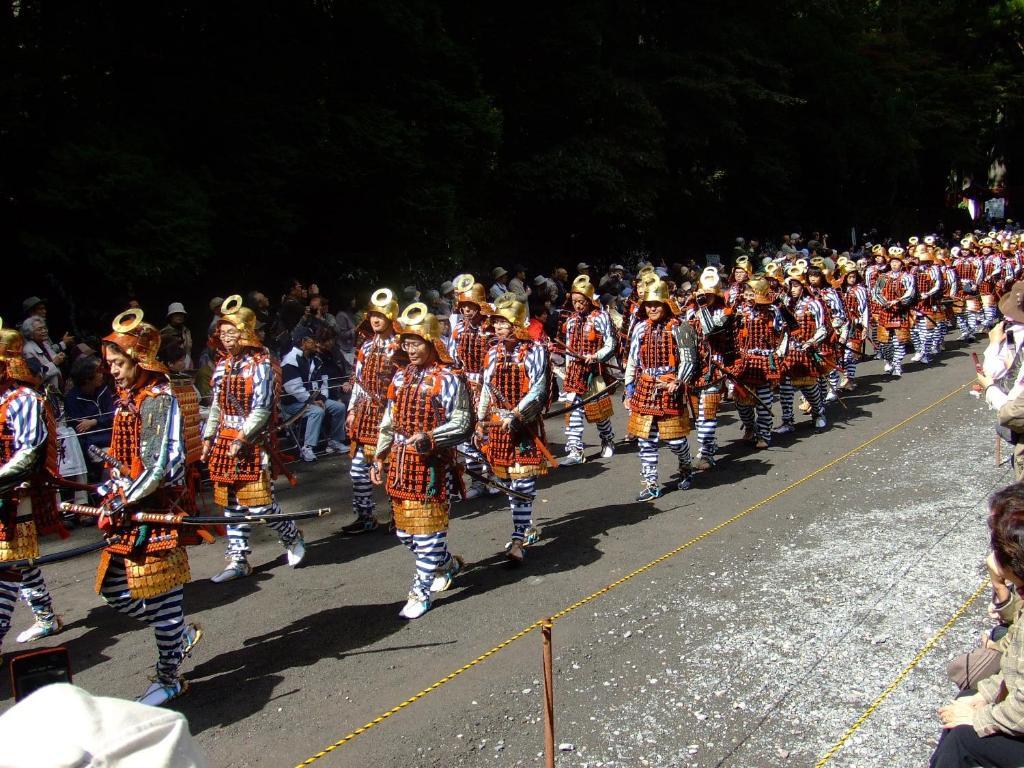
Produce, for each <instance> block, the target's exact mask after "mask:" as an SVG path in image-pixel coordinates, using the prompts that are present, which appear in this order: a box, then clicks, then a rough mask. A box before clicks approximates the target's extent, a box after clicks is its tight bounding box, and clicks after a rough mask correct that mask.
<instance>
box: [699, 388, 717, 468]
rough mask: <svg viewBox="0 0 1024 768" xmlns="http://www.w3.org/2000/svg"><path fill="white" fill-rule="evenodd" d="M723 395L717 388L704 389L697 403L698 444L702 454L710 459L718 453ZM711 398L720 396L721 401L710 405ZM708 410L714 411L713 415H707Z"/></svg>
mask: <svg viewBox="0 0 1024 768" xmlns="http://www.w3.org/2000/svg"><path fill="white" fill-rule="evenodd" d="M721 397H722V394H721V393H720V392H718V391H717V390H709V389H702V390H701V391H700V400H699V401H698V403H697V444H698V445H699V447H700V455H701V456H703V457H705V458H708V459H713V458H714V456H715V454H716V453H718V408H719V407H720V406H721ZM709 398H718V399H719V402H718V403H717V404H715V405H713V406H709V405H708V402H707V401H708V399H709ZM706 410H711V411H713V412H714V413H713V415H711V416H710V417H705V411H706Z"/></svg>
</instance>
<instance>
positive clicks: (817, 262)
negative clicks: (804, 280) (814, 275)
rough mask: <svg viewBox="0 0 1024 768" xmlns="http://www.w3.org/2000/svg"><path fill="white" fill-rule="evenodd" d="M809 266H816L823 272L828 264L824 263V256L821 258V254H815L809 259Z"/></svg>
mask: <svg viewBox="0 0 1024 768" xmlns="http://www.w3.org/2000/svg"><path fill="white" fill-rule="evenodd" d="M811 266H812V267H817V268H818V269H820V270H821V271H823V272H824V271H825V269H826V267H827V266H828V265H827V264H826V263H825V259H824V258H822V257H821V256H815V257H814V258H813V259H811Z"/></svg>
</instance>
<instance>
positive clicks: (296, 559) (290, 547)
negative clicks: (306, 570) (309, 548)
mask: <svg viewBox="0 0 1024 768" xmlns="http://www.w3.org/2000/svg"><path fill="white" fill-rule="evenodd" d="M284 549H285V557H287V558H288V566H289V567H290V568H295V567H296V566H297V565H298V564H299V563H301V562H302V558H304V557H305V556H306V542H305V540H304V539H303V538H302V531H299V535H298V536H296V537H295V541H293V542H292V543H291V544H286V545H285V548H284Z"/></svg>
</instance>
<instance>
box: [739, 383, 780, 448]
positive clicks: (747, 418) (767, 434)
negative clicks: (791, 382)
mask: <svg viewBox="0 0 1024 768" xmlns="http://www.w3.org/2000/svg"><path fill="white" fill-rule="evenodd" d="M754 392H755V393H756V394H757V396H758V397H759V398H760V399H761V402H762V403H764V405H761V403H756V402H755V403H754V404H753V405H741V404H740V403H739V402H738V401H737V403H736V410H737V411H738V412H739V414H740V421H741V422H742V423H743V426H744V428H745V429H752V430H754V434H755V435H757V437H758V439H760V440H764V441H765V442H766V443H770V442H771V441H772V420H773V419H772V412H771V410H769V408H768V407H766V406H769V405H770V404H771V402H772V387H771V385H770V384H761V385H759V386H758V387H757V388H756V389H754ZM737 394H738V393H737ZM755 410H756V411H757V421H756V422H755V421H754V411H755Z"/></svg>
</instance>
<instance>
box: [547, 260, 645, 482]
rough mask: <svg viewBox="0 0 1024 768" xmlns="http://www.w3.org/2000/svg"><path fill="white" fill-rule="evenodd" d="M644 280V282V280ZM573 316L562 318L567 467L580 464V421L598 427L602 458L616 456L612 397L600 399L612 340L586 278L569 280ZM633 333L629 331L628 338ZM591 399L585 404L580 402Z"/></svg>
mask: <svg viewBox="0 0 1024 768" xmlns="http://www.w3.org/2000/svg"><path fill="white" fill-rule="evenodd" d="M644 279H646V278H644ZM569 300H570V302H571V303H572V314H570V315H569V316H568V317H567V318H566V320H565V326H564V339H565V341H564V343H565V350H566V361H565V382H564V384H563V390H564V393H565V394H564V395H563V399H564V400H565V401H566V402H567V403H568V404H569V406H570V408H571V409H570V410H569V412H568V413H566V415H565V419H566V426H565V450H566V456H565V458H564V459H562V462H561V463H562V464H563V465H565V466H568V465H571V464H582V463H583V462H584V461H586V457H585V456H584V455H583V448H584V446H583V420H584V418H586V420H587V421H588V422H590V423H591V424H593V423H594V422H596V423H597V433H598V435H600V437H601V458H605V459H607V458H610V457H611V456H612V455H614V453H615V433H614V432H613V431H612V422H611V416H612V399H611V396H610V395H607V394H605V395H598V392H599V391H601V390H602V389H603V388H604V379H603V377H602V372H601V368H602V363H603V362H604V361H606V360H607V359H608V358H609V357H610V356H611V355H613V354H614V352H615V346H616V339H615V332H614V330H613V329H612V322H611V319H610V318H609V317H608V313H607V312H605V311H603V310H602V309H601V305H600V302H598V301H597V300H596V298H595V295H594V286H593V284H592V283H591V282H590V278H589V277H587V276H586V275H580V276H578V277H577V278H576V279H575V280H573V281H572V288H571V289H570V292H569ZM634 332H635V331H632V330H631V331H630V335H631V336H632V334H633V333H634ZM587 398H589V400H588V402H586V403H584V404H583V405H580V402H581V401H582V400H584V399H587Z"/></svg>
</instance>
